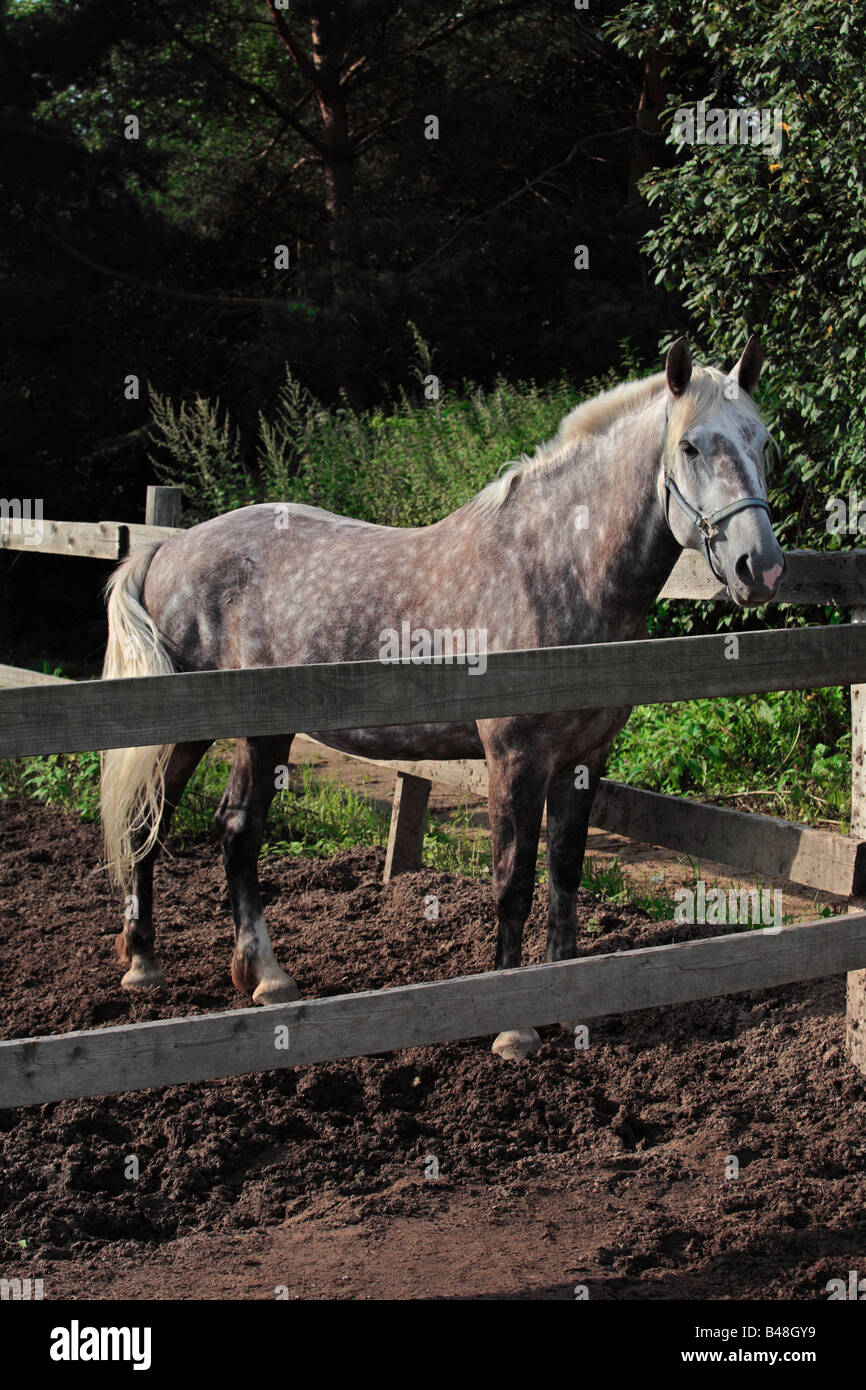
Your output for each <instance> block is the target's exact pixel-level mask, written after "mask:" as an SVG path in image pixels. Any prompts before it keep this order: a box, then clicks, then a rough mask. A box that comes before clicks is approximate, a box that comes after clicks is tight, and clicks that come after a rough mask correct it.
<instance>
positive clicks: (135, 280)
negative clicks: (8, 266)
mask: <svg viewBox="0 0 866 1390" xmlns="http://www.w3.org/2000/svg"><path fill="white" fill-rule="evenodd" d="M33 216H34V218H35V220H36V221H37V222H38V223H39V225H40V226H41V227H42V229H43V231H44V232H45V233H46V235H47V236H49V237H50V238H51V240H52V241H55V242H56V243H57V245H58V246H60V247H62V248H63V250H64V251H65V252H66V253H67V255H69V256H73V257H74V259H75V260H77V261H80V262H81V264H82V265H86V266H87V268H88V269H89V270H95V271H97V272H98V274H100V275H104V276H105V277H106V278H107V279H109V280H116V281H118V282H119V283H120V284H122V285H131V286H132V287H133V289H137V290H146V291H147V292H148V293H149V294H158V295H161V296H162V297H163V298H165V299H176V300H180V302H181V303H184V304H208V305H214V306H216V307H217V308H219V309H228V310H231V311H234V312H237V311H238V310H246V309H259V308H261V307H262V306H264V305H274V304H279V303H281V301H280V300H278V299H255V298H251V297H242V296H240V295H214V294H197V293H195V292H194V291H192V290H173V289H171V288H170V287H169V286H168V285H161V284H160V283H159V282H158V281H155V280H141V279H139V277H138V276H137V275H130V273H129V272H128V271H125V270H114V269H112V268H111V267H110V266H104V265H100V264H99V262H98V261H95V260H94V259H93V258H92V256H88V255H87V254H86V252H84V251H79V250H78V248H77V247H75V246H70V244H69V242H68V241H66V240H65V239H64V238H63V237H62V236H60V234H59V233H58V232H55V230H54V228H53V227H52V226H51V225H50V224H49V223H48V222H46V221H45V219H44V218H43V217H40V216H39V214H38V213H34V214H33Z"/></svg>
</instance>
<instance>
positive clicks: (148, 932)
mask: <svg viewBox="0 0 866 1390" xmlns="http://www.w3.org/2000/svg"><path fill="white" fill-rule="evenodd" d="M209 747H210V741H204V742H199V743H180V744H178V745H177V746H176V747H175V749H174V751H173V752H172V755H171V757H170V759H169V763H168V767H167V768H166V772H165V804H164V807H163V813H162V818H161V820H160V823H159V838H158V840H157V842H156V844H155V845H154V847H153V849H151V850H150V852H149V853H148V854H147V855H146V856H145V858H144V859H140V860H139V861H138V862H137V863H136V865H135V869H134V871H133V885H132V893H130V894H129V895H128V897H127V898H126V901H125V903H124V926H123V930H122V931H121V932H120V934H119V935H118V937H117V938H116V942H115V948H116V951H117V958H118V960H119V961H120V963H121V965H126V966H128V967H129V969H128V971H127V973H126V975H124V977H123V980H122V981H121V983H122V984H123V985H125V986H126V987H127V988H131V987H134V986H135V985H146V984H161V983H162V982H163V980H164V978H165V977H164V975H163V971H162V966H161V965H160V964H159V962H158V961H157V959H156V952H155V946H154V924H153V870H154V866H155V864H156V861H157V858H158V857H159V854H160V850H161V849H162V845H163V843H164V841H165V837H166V835H167V834H168V830H169V826H170V825H171V819H172V816H173V815H174V812H175V810H176V809H177V806H178V804H179V802H180V799H181V797H182V795H183V792H184V789H185V787H186V784H187V782H188V781H189V779H190V777H191V776H192V774H193V772H194V771H195V769H196V767H197V766H198V764H199V763H200V761H201V759H202V757H203V756H204V754H205V753H206V752H207V750H208V748H209ZM144 839H145V832H144V831H142V833H141V836H140V837H139V843H143V841H144Z"/></svg>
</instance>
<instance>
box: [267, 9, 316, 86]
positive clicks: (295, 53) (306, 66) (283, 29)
mask: <svg viewBox="0 0 866 1390" xmlns="http://www.w3.org/2000/svg"><path fill="white" fill-rule="evenodd" d="M267 6H268V9H269V10H270V12H271V18H272V20H273V21H274V28H275V29H276V31H277V33H278V34H279V36H280V38H281V40H282V42H283V45H284V47H285V48H286V49H287V50H288V52H289V53H291V55H292V57H293V58H294V60H295V62H296V63H297V65H298V70H299V71H300V73H301V74H302V76H304V77H305V78H306V79H307V81H308V82H309V83H310V84H311V85H312V86H313V87H316V88H318V86H319V78H318V73H317V72H316V69H315V67H314V65H313V63H312V62H311V60H310V59H309V58H308V57H307V55H306V53H305V52H304V50H303V49H302V48H301V46H300V44H299V43H298V42H297V40H296V39H295V37H294V35H293V34H292V31H291V30H290V28H289V26H288V24H287V23H286V21H285V19H284V18H283V16H282V15H281V14H280V12H279V10H278V9H277V7H276V5H275V4H274V0H267Z"/></svg>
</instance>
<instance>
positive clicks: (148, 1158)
mask: <svg viewBox="0 0 866 1390" xmlns="http://www.w3.org/2000/svg"><path fill="white" fill-rule="evenodd" d="M0 845H2V853H0V1036H2V1037H4V1038H14V1037H23V1036H28V1035H31V1036H32V1035H34V1034H40V1033H58V1032H62V1031H65V1030H68V1029H73V1028H92V1027H99V1026H104V1025H106V1024H110V1023H119V1022H124V1021H133V1020H137V1019H148V1018H157V1017H160V1016H183V1015H189V1014H193V1013H197V1012H203V1011H212V1010H219V1009H226V1008H235V1007H238V1006H239V1004H241V1003H242V1002H243V1001H242V1000H241V999H240V997H239V996H238V995H237V994H236V992H235V990H234V988H233V986H232V984H231V981H230V979H229V972H228V965H229V953H230V926H229V920H230V919H229V913H228V906H227V900H226V895H225V889H224V882H223V878H222V870H221V867H220V865H219V860H218V855H217V852H216V848H215V846H214V845H213V844H212V843H211V842H209V841H208V840H207V838H206V837H204V838H202V839H201V840H200V841H198V842H196V843H191V842H187V844H186V845H185V846H184V847H178V846H177V845H175V846H174V847H173V854H174V857H173V858H172V859H170V860H166V861H165V862H164V863H163V864H162V865H161V868H160V870H159V872H158V899H157V901H158V911H159V919H158V920H159V933H160V940H161V955H162V959H163V962H164V964H165V966H166V970H167V973H168V975H169V979H170V982H171V983H170V987H169V988H168V989H167V990H166V992H165V993H164V994H161V995H159V996H156V995H148V996H147V997H142V996H138V997H135V996H128V995H126V994H124V992H123V991H122V990H121V989H120V984H119V974H120V972H119V971H118V969H117V966H116V964H115V962H114V959H113V950H112V943H113V937H114V935H115V933H116V930H117V919H118V910H117V907H116V905H115V904H113V903H112V901H111V899H110V895H109V892H108V888H107V885H106V883H105V881H104V879H103V878H102V877H100V876H98V875H94V873H93V871H92V870H93V865H94V864H95V863H96V861H97V857H98V839H97V833H96V830H95V828H94V827H91V826H86V825H81V824H79V823H77V822H75V821H73V820H70V819H68V818H66V817H63V816H60V815H58V814H53V813H49V812H48V811H46V810H44V809H43V808H40V807H36V806H34V805H32V804H29V803H14V802H10V803H5V804H0ZM382 863H383V854H382V852H381V851H374V850H356V851H350V852H347V853H344V854H341V855H339V856H338V857H337V858H336V859H334V860H332V861H330V862H327V863H321V862H315V861H310V860H305V861H293V860H289V859H280V858H269V859H267V860H265V861H264V863H263V865H262V881H263V885H264V890H265V896H266V901H267V903H268V916H269V920H270V924H271V930H272V936H273V939H274V945H275V949H276V951H277V954H278V957H279V958H280V960H281V962H282V963H283V964H284V965H285V966H286V967H287V968H288V969H289V970H290V971H291V972H292V974H293V975H294V976H295V978H296V979H297V981H298V983H299V985H300V987H301V990H302V992H303V993H304V994H305V995H308V996H312V995H322V994H335V993H342V992H345V991H354V990H359V989H366V988H379V987H382V986H386V985H395V984H402V983H408V982H411V981H417V980H424V979H438V978H444V977H448V976H453V975H460V974H466V973H470V972H473V971H478V970H483V969H487V968H489V966H490V963H491V958H492V950H493V935H494V933H493V914H492V904H491V900H490V886H489V884H487V883H485V882H481V881H473V880H466V879H459V878H455V877H453V876H450V875H447V874H435V873H430V872H421V873H418V874H411V875H406V876H404V877H402V878H401V879H399V880H398V881H397V882H396V883H395V884H393V885H392V886H391V887H390V888H385V887H383V885H382V883H381V881H380V880H381V870H382ZM430 893H435V894H436V895H437V897H438V898H439V900H440V916H439V918H438V920H428V919H427V918H426V917H425V915H424V899H425V895H428V894H430ZM545 896H546V895H545V892H544V890H543V889H541V890H539V892H538V893H537V895H536V904H535V907H534V910H533V914H532V918H531V921H530V923H529V925H528V928H527V951H526V959H527V961H528V962H534V961H538V960H540V959H541V956H542V947H543V925H542V924H543V917H544V910H545V906H546V904H545ZM579 914H580V919H581V922H582V923H583V925H584V928H586V926H587V924H588V923H589V921H590V919H591V918H595V919H596V920H597V923H598V926H597V928H596V929H595V930H594V931H593V932H592V933H589V932H587V931H586V930H585V931H584V934H583V936H582V938H581V950H582V952H585V953H586V954H596V953H599V952H608V951H617V950H628V949H632V948H634V947H636V946H646V945H653V944H661V943H663V942H666V941H671V940H674V939H684V938H686V937H687V936H690V935H692V936H694V935H705V936H708V935H712V934H713V928H711V927H706V926H700V927H692V928H689V927H683V926H676V927H675V926H673V925H672V924H670V923H658V922H652V921H649V920H648V919H647V918H646V917H645V915H644V914H643V913H642V912H640V911H639V910H638V909H634V908H623V907H616V908H605V907H604V906H601V907H600V906H599V904H598V903H597V902H595V901H594V900H593V899H592V898H591V896H590V895H589V894H586V893H583V892H582V893H581V899H580V905H579ZM864 1121H866V1085H864V1082H863V1080H862V1079H861V1078H860V1077H859V1076H858V1075H857V1074H856V1073H855V1072H853V1071H852V1070H851V1069H850V1068H849V1067H848V1066H847V1064H846V1062H845V1058H844V981H843V980H842V979H840V978H835V979H832V980H828V981H824V982H820V983H813V984H808V985H802V986H795V987H789V988H786V989H780V990H773V991H763V992H760V993H755V994H749V995H739V996H736V997H728V998H721V999H715V1000H711V1001H706V1002H704V1003H699V1004H694V1005H691V1006H688V1005H687V1006H680V1007H678V1008H674V1009H659V1010H652V1011H646V1012H642V1013H636V1014H630V1015H626V1016H622V1017H611V1018H608V1019H604V1020H600V1021H598V1022H597V1023H596V1024H594V1025H591V1027H590V1046H589V1048H588V1049H586V1050H584V1051H579V1050H575V1048H574V1047H573V1046H572V1043H571V1039H570V1038H569V1037H568V1036H567V1035H566V1034H564V1033H562V1032H560V1031H559V1030H556V1029H547V1030H544V1046H543V1048H542V1051H541V1053H540V1054H539V1055H538V1056H537V1057H536V1058H535V1059H534V1060H533V1061H532V1062H531V1063H528V1064H525V1065H523V1066H517V1067H515V1066H508V1065H504V1064H502V1063H500V1062H499V1061H498V1059H496V1058H494V1057H493V1056H492V1055H491V1054H490V1052H489V1039H487V1040H485V1039H477V1040H474V1041H468V1042H465V1043H460V1044H453V1045H447V1046H438V1047H431V1048H416V1049H413V1050H411V1051H407V1052H403V1053H399V1054H395V1055H387V1056H380V1057H371V1058H359V1059H347V1060H345V1061H341V1062H336V1063H331V1064H328V1065H324V1066H316V1067H308V1068H305V1069H300V1070H297V1071H279V1072H272V1073H263V1074H259V1075H255V1076H251V1077H243V1078H240V1079H236V1080H230V1081H225V1082H217V1083H212V1084H207V1085H205V1084H201V1085H191V1086H177V1087H167V1088H163V1089H160V1090H154V1091H144V1092H138V1093H135V1094H131V1095H125V1096H118V1097H108V1098H104V1099H99V1100H85V1101H79V1102H75V1101H67V1102H62V1103H59V1104H55V1105H46V1106H42V1107H35V1108H32V1109H21V1110H17V1111H2V1112H0V1165H2V1166H0V1242H2V1245H0V1248H2V1252H3V1258H2V1260H0V1275H6V1276H7V1277H8V1276H10V1275H12V1274H18V1275H19V1276H22V1277H23V1276H26V1275H30V1276H31V1277H40V1276H41V1277H42V1278H43V1279H44V1281H45V1297H46V1298H51V1299H57V1298H64V1297H66V1298H69V1297H71V1298H95V1297H107V1298H131V1297H140V1298H147V1299H154V1298H225V1297H231V1298H241V1299H249V1298H273V1297H274V1296H275V1290H277V1289H278V1288H285V1289H287V1290H288V1295H289V1297H292V1298H295V1297H319V1298H350V1299H359V1298H387V1297H394V1298H423V1297H438V1298H467V1297H469V1298H517V1299H529V1298H532V1299H535V1298H540V1299H561V1298H565V1299H571V1298H573V1297H574V1289H575V1285H578V1284H585V1285H587V1286H588V1288H589V1293H590V1296H591V1297H592V1298H601V1299H700V1298H715V1299H719V1298H721V1299H758V1298H782V1297H793V1298H798V1299H819V1300H823V1299H826V1297H827V1293H826V1283H827V1281H828V1279H830V1278H843V1279H844V1278H847V1274H848V1271H849V1270H850V1269H857V1270H859V1271H861V1272H864V1271H866V1127H864ZM729 1155H736V1157H737V1158H738V1160H739V1165H740V1171H739V1177H738V1178H736V1179H735V1180H727V1179H726V1176H725V1168H726V1160H727V1159H728V1156H729ZM130 1156H134V1157H135V1158H137V1160H138V1165H139V1176H138V1178H137V1179H135V1178H132V1177H129V1178H128V1177H126V1176H125V1171H128V1170H129V1167H130V1164H129V1157H130ZM431 1157H432V1158H435V1159H436V1160H438V1164H439V1171H440V1176H439V1177H438V1179H436V1178H430V1177H426V1176H425V1171H432V1167H433V1165H432V1164H431V1163H430V1158H431ZM22 1241H26V1248H24V1247H22V1245H21V1244H20V1242H22Z"/></svg>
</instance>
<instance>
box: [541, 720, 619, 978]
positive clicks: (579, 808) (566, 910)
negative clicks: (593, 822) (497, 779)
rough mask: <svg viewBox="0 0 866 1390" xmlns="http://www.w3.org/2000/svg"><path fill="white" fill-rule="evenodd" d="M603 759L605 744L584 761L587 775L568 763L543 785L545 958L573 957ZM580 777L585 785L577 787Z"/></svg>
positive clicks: (563, 958) (605, 755)
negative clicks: (546, 884) (546, 886)
mask: <svg viewBox="0 0 866 1390" xmlns="http://www.w3.org/2000/svg"><path fill="white" fill-rule="evenodd" d="M606 757H607V748H605V749H604V752H603V754H602V755H596V757H595V758H594V760H593V761H592V762H591V763H584V764H583V765H582V766H583V767H585V768H586V775H585V776H583V775H581V774H579V773H576V772H575V769H574V767H573V766H572V765H571V764H569V766H568V767H565V768H561V769H560V771H559V772H557V773H556V775H555V776H554V777H553V778H551V782H550V786H549V787H548V789H547V865H548V872H549V889H548V909H547V951H546V954H545V960H548V961H556V960H572V959H573V958H574V957H575V956H576V955H577V913H576V902H577V890H578V889H579V887H580V879H581V874H582V872H583V859H584V854H585V852H586V837H587V832H588V830H589V817H590V812H591V810H592V803H593V800H594V798H595V793H596V789H597V787H598V783H599V779H600V778H601V773H602V769H603V767H604V763H605V759H606ZM583 781H586V782H587V785H586V786H585V787H584V786H582V785H580V783H581V782H583ZM576 782H577V783H578V785H575V783H576Z"/></svg>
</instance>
